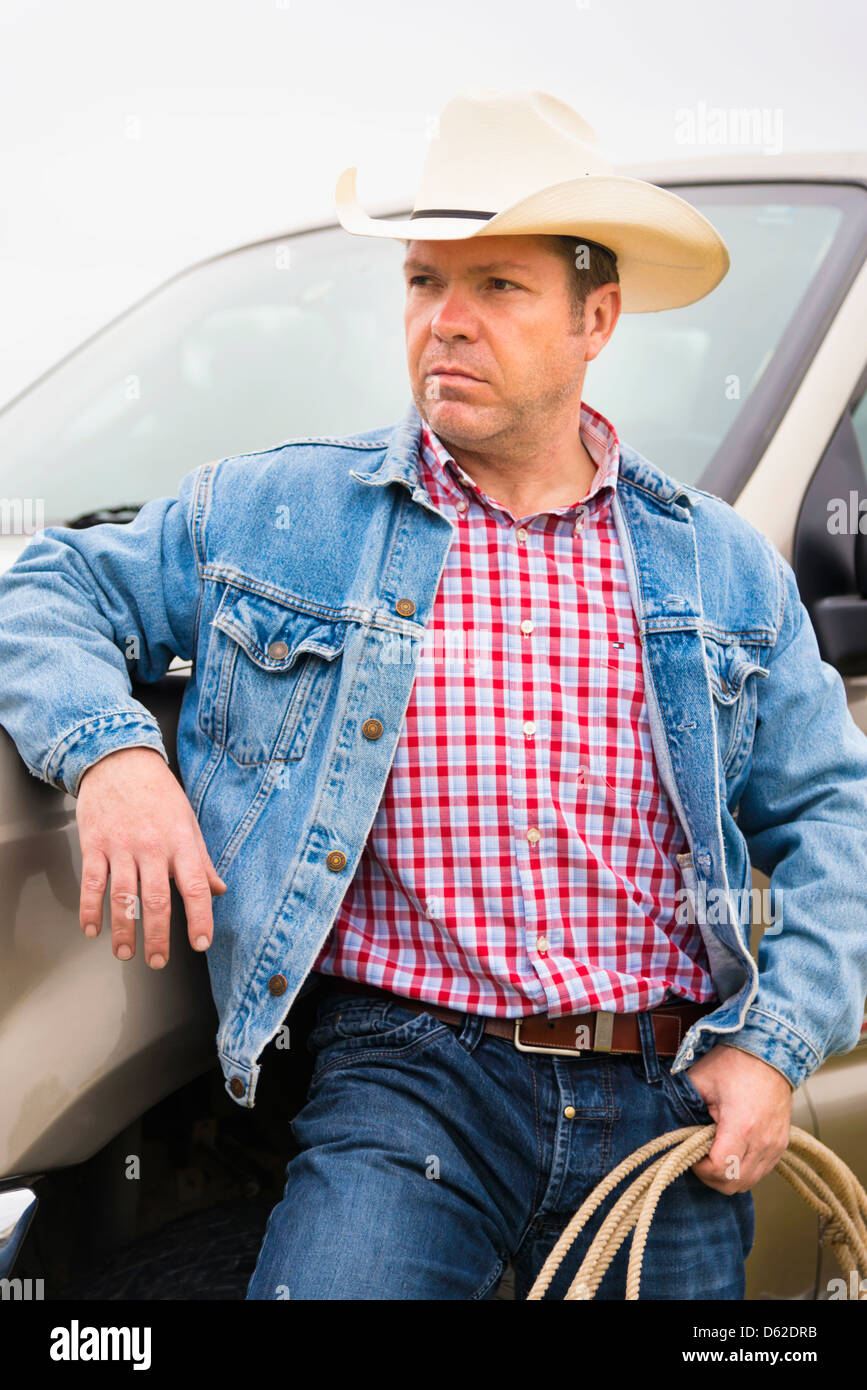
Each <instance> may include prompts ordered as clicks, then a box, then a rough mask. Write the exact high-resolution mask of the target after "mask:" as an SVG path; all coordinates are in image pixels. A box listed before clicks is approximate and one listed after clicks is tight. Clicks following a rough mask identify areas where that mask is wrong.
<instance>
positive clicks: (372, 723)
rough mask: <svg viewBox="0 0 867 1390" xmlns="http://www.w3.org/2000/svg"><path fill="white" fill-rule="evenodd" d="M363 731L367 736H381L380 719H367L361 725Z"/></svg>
mask: <svg viewBox="0 0 867 1390" xmlns="http://www.w3.org/2000/svg"><path fill="white" fill-rule="evenodd" d="M361 732H362V733H363V734H364V737H365V738H379V736H380V734H381V733H382V725H381V724H380V722H379V720H378V719H365V721H364V723H363V724H362V726H361Z"/></svg>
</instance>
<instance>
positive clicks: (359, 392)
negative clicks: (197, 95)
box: [0, 183, 867, 525]
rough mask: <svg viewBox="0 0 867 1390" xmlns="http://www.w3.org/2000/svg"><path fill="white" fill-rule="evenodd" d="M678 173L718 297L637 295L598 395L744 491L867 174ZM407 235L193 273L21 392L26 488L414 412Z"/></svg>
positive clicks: (635, 438)
mask: <svg viewBox="0 0 867 1390" xmlns="http://www.w3.org/2000/svg"><path fill="white" fill-rule="evenodd" d="M675 191H676V192H677V193H678V194H679V195H680V196H681V197H685V198H687V199H688V201H690V202H692V203H694V204H695V206H697V207H698V208H699V209H700V211H702V212H703V213H704V214H705V215H706V216H707V217H708V218H709V219H710V220H711V222H712V223H713V224H714V225H715V226H716V227H718V228H719V230H720V232H721V233H722V235H723V237H724V238H725V240H726V242H727V244H728V247H729V251H730V253H731V260H732V266H731V270H730V271H729V273H728V275H727V276H726V278H725V279H724V280H723V282H722V284H721V285H720V286H719V287H718V288H717V289H716V290H715V291H714V292H713V293H712V294H710V295H709V296H708V297H707V298H705V299H703V300H700V301H699V302H698V303H697V304H694V305H689V306H687V307H686V308H683V309H676V310H669V311H666V312H663V313H650V314H624V315H622V316H621V319H620V322H619V323H618V325H617V328H616V329H615V332H614V335H613V337H612V338H611V340H610V342H609V343H608V345H607V346H606V348H605V350H604V352H603V353H601V354H600V356H599V358H598V359H597V360H596V361H595V362H593V363H591V364H590V366H589V368H588V373H587V378H586V382H585V388H584V399H585V400H586V401H587V402H588V403H589V404H590V405H592V406H594V407H595V408H596V409H597V410H600V411H602V412H603V414H605V415H607V416H608V418H609V419H610V420H611V421H612V423H613V424H614V426H615V428H616V430H617V432H618V434H619V436H620V438H621V440H623V441H625V442H626V443H628V444H631V445H632V446H633V447H634V448H636V449H639V450H640V451H641V452H642V453H643V454H645V455H646V456H647V457H648V458H650V459H651V460H652V461H653V462H655V463H656V464H657V465H658V466H659V467H660V468H662V469H664V470H665V471H666V472H668V473H670V474H672V475H673V476H674V477H676V478H678V479H679V480H681V481H683V482H687V483H698V484H699V485H701V486H705V487H709V488H710V489H711V490H712V491H717V492H720V493H721V495H730V494H731V493H732V492H733V490H734V491H736V490H737V487H736V485H737V483H738V481H739V480H740V482H741V483H742V482H743V481H745V480H746V476H747V475H748V473H749V471H750V469H751V467H752V466H754V464H755V462H756V461H757V458H758V456H759V453H760V445H762V443H763V442H764V443H766V442H767V439H768V437H769V430H772V428H773V426H774V425H775V424H776V420H777V419H778V418H779V415H780V413H781V410H782V408H784V407H785V404H786V403H787V394H786V393H787V392H788V393H791V392H792V391H793V390H794V388H795V386H796V385H797V381H798V380H799V379H800V375H802V374H803V371H804V370H805V368H806V366H807V364H808V362H809V360H810V357H811V355H812V353H814V352H815V350H816V347H817V346H818V343H817V341H816V332H817V325H819V326H820V327H821V328H822V329H823V331H824V329H826V328H827V323H828V321H829V319H828V309H829V305H831V306H833V302H834V298H835V296H837V297H838V300H839V298H842V295H843V293H844V292H845V289H846V287H847V286H848V284H849V283H850V281H851V278H852V275H853V274H854V269H855V261H856V248H857V247H858V246H859V244H860V241H859V238H860V236H861V234H862V232H863V220H864V216H865V213H864V207H865V205H867V193H865V191H864V190H862V189H860V188H858V187H856V186H854V185H853V186H842V185H841V186H836V185H832V184H827V185H822V184H809V183H803V184H783V183H779V184H773V183H765V184H757V183H744V184H715V185H701V186H699V185H696V186H690V187H677V188H676V189H675ZM403 255H404V247H403V245H402V244H400V243H399V242H396V241H395V242H392V241H388V240H378V239H374V238H370V239H368V238H362V237H352V236H350V235H349V234H347V233H346V232H344V231H343V229H342V228H340V227H327V228H324V229H321V230H315V231H309V232H303V233H299V234H296V235H287V236H285V237H283V238H280V239H276V240H269V241H265V242H261V243H258V244H256V245H253V246H248V247H244V248H243V249H241V250H238V251H233V252H230V253H228V254H226V255H222V256H218V257H216V258H215V259H212V260H209V261H206V262H204V263H202V264H200V265H196V266H193V267H192V268H191V269H189V270H186V271H184V272H182V273H181V274H179V275H177V276H175V277H174V278H173V279H171V280H170V281H169V282H167V283H166V284H165V285H163V286H161V287H160V288H159V289H157V290H155V291H154V292H153V293H151V294H150V295H148V296H147V297H146V298H145V299H144V300H142V301H140V302H139V303H138V304H136V305H135V306H133V308H131V309H130V310H128V311H127V312H126V313H124V314H123V315H122V316H121V317H120V318H118V319H117V320H115V321H114V322H113V323H111V324H109V325H108V326H107V327H106V328H104V329H103V330H102V331H100V332H99V333H98V334H96V335H95V336H94V337H93V338H92V339H90V340H89V341H88V342H86V343H84V344H83V345H82V346H81V347H80V348H78V349H77V350H76V351H74V352H73V353H71V354H70V355H69V356H68V357H66V358H65V359H64V360H63V361H62V362H60V363H59V364H58V365H57V366H56V367H54V368H53V369H52V370H51V371H50V372H48V373H46V374H45V375H44V376H43V377H41V378H40V379H39V380H38V381H37V382H35V383H34V385H33V386H31V387H30V388H29V389H28V390H27V391H25V392H23V393H22V394H21V395H20V396H18V397H17V398H16V399H15V400H13V401H12V402H10V403H9V404H8V405H7V406H6V408H5V409H4V410H2V411H0V498H4V497H5V498H10V497H12V498H21V497H22V495H24V494H26V495H27V497H28V498H33V499H36V501H37V505H38V508H39V512H40V517H41V520H40V523H39V524H41V525H48V524H52V523H54V522H65V521H69V520H71V519H73V518H75V517H79V516H81V515H82V513H87V512H98V511H100V510H102V509H106V508H112V507H115V508H122V507H130V506H131V507H135V506H137V505H141V504H142V503H143V502H145V501H147V500H149V499H150V498H152V497H159V496H171V495H174V493H175V492H176V490H177V484H178V482H179V480H180V478H181V477H182V476H183V475H184V473H186V472H188V471H189V470H190V469H192V468H194V467H196V466H197V465H198V464H200V463H204V462H206V461H207V460H210V459H216V458H223V457H226V456H228V455H231V454H240V453H251V452H255V451H257V450H260V449H267V448H271V447H273V446H274V445H276V444H279V443H281V442H283V441H284V440H286V439H290V438H294V437H298V436H307V435H328V436H334V435H342V434H347V433H351V432H354V431H358V430H367V429H372V428H377V427H380V426H387V425H389V424H391V423H393V422H395V421H397V420H398V419H399V418H400V416H401V415H402V414H403V412H404V410H405V409H406V407H407V405H408V403H409V401H410V390H409V380H408V376H407V370H406V362H405V353H404V337H403V297H404V286H403V276H402V273H401V263H402V260H403ZM757 451H758V452H757ZM715 484H716V485H715Z"/></svg>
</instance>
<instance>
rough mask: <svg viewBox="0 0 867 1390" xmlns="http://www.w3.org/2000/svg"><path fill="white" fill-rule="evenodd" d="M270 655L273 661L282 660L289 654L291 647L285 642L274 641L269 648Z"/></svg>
mask: <svg viewBox="0 0 867 1390" xmlns="http://www.w3.org/2000/svg"><path fill="white" fill-rule="evenodd" d="M268 655H269V656H270V658H271V660H272V661H282V660H283V657H284V656H288V655H289V648H288V647H287V645H286V643H285V642H272V643H271V645H270V647H269V648H268Z"/></svg>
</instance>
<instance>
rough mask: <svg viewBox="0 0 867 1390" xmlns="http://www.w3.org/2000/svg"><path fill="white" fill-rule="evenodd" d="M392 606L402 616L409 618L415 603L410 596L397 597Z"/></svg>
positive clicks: (413, 610)
mask: <svg viewBox="0 0 867 1390" xmlns="http://www.w3.org/2000/svg"><path fill="white" fill-rule="evenodd" d="M394 606H395V609H396V610H397V612H398V613H399V614H400V616H401V617H402V618H411V617H412V615H413V613H414V612H415V604H414V603H413V601H412V599H411V598H399V599H398V601H397V603H396V604H395V605H394Z"/></svg>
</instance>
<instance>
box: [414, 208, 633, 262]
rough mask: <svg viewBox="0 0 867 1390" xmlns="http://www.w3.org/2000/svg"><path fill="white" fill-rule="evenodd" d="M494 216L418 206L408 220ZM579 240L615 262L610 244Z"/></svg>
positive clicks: (457, 209)
mask: <svg viewBox="0 0 867 1390" xmlns="http://www.w3.org/2000/svg"><path fill="white" fill-rule="evenodd" d="M496 216H497V214H496V213H495V212H478V211H469V210H468V209H467V208H419V210H418V212H411V213H410V215H409V220H410V222H412V220H413V218H415V217H476V218H482V217H483V218H484V219H485V221H487V220H488V219H489V218H491V217H496ZM580 241H581V244H582V245H584V246H596V247H598V249H599V250H600V251H607V252H608V255H609V256H610V257H611V258H612V260H613V261H614V262H615V264H616V263H617V253H616V252H615V251H612V250H611V247H610V246H603V244H602V242H601V241H591V240H590V238H589V237H581V238H580Z"/></svg>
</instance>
